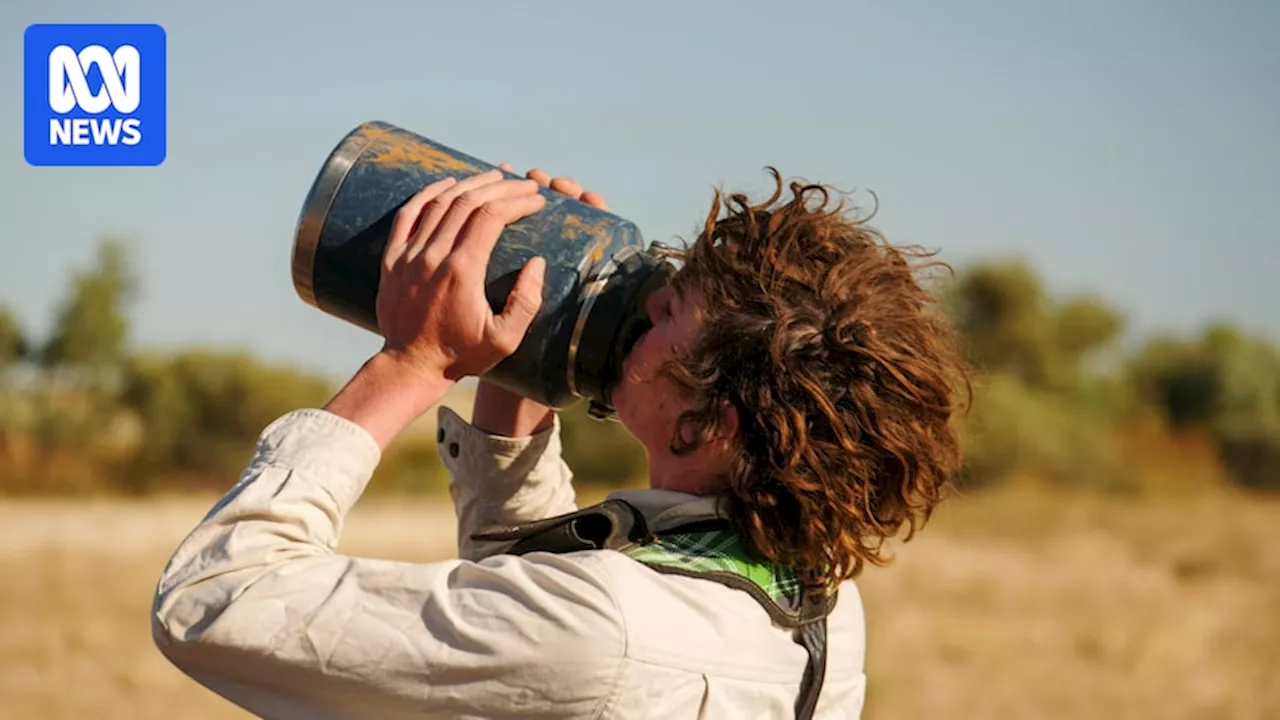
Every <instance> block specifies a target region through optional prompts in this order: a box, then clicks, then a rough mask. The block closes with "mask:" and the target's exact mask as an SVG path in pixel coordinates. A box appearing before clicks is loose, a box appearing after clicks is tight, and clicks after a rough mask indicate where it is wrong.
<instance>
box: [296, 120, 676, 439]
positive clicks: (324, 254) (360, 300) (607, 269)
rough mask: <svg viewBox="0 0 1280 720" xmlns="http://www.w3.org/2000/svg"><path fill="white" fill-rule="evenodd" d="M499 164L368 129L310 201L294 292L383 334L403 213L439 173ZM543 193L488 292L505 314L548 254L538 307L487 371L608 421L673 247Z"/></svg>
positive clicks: (528, 392) (533, 395)
mask: <svg viewBox="0 0 1280 720" xmlns="http://www.w3.org/2000/svg"><path fill="white" fill-rule="evenodd" d="M492 169H495V166H493V165H490V164H489V163H486V162H483V161H480V160H477V159H475V158H473V157H470V156H468V155H464V154H462V153H460V152H458V151H456V150H453V149H450V148H448V147H445V146H444V145H440V144H439V143H436V142H433V141H431V140H428V139H427V138H424V137H422V136H420V135H416V134H414V133H412V132H409V131H408V130H405V129H403V128H399V127H395V126H393V125H390V124H387V123H383V122H368V123H364V124H362V125H360V126H359V127H357V128H356V129H354V130H353V131H351V132H350V133H348V134H347V136H346V137H344V138H343V139H342V141H341V142H340V143H338V145H337V147H335V148H334V149H333V151H332V152H331V153H330V154H329V157H328V158H327V159H326V160H325V162H324V164H323V165H322V166H321V168H320V172H319V174H318V175H317V176H316V178H315V181H314V183H313V184H312V186H311V190H310V192H308V194H307V197H306V200H305V201H304V203H303V206H302V212H301V214H300V215H299V218H298V227H297V234H296V237H295V238H294V245H293V258H292V264H293V285H294V288H295V290H296V291H297V293H298V295H299V296H300V297H301V298H302V299H303V300H304V301H305V302H307V303H308V304H310V305H312V306H314V307H316V308H318V309H320V310H322V311H324V312H325V313H328V314H329V315H332V316H334V317H338V318H341V319H343V320H346V321H347V322H350V323H353V324H355V325H357V326H359V327H362V328H365V329H367V330H370V331H372V332H375V333H377V332H378V323H377V314H376V309H375V308H376V299H377V293H378V283H379V279H380V267H381V261H382V253H383V248H384V247H385V246H386V243H387V237H388V235H389V233H390V230H391V222H392V220H393V219H394V218H395V214H396V211H397V210H398V209H399V208H400V206H401V205H403V204H404V203H405V201H407V200H408V199H409V198H410V197H412V196H413V195H414V194H415V193H417V192H418V191H419V190H420V189H422V188H423V187H425V186H426V185H429V184H431V183H433V182H435V181H437V180H440V179H442V178H445V177H450V176H451V177H455V178H463V177H467V176H470V175H474V174H476V173H481V172H484V171H487V170H492ZM512 177H514V176H512ZM541 192H542V194H543V195H545V196H546V198H547V203H546V205H545V207H544V208H543V209H542V210H541V211H539V212H538V213H536V214H534V215H531V216H529V217H527V218H524V219H522V220H519V221H517V222H515V223H513V224H512V225H510V226H508V227H507V229H506V230H505V231H504V232H503V234H502V236H501V238H499V240H498V243H497V246H496V247H495V248H494V250H493V255H492V258H491V260H490V262H489V266H488V269H487V273H486V275H485V291H486V295H487V296H488V299H489V303H490V305H491V306H492V307H493V308H494V311H495V312H501V310H502V308H503V306H504V304H505V302H506V298H507V295H508V293H510V291H511V288H512V287H513V286H514V284H515V279H516V276H517V274H518V273H519V271H520V269H521V268H522V267H523V266H524V264H525V263H526V262H527V261H528V260H529V259H530V258H532V257H533V256H535V255H540V256H542V257H543V258H545V259H546V262H547V270H546V279H545V281H544V283H543V296H542V308H541V310H540V311H539V313H538V315H537V317H536V318H534V320H533V323H532V325H531V326H530V328H529V332H528V333H527V334H526V336H525V338H524V340H523V342H522V343H521V345H520V347H519V348H518V349H517V350H516V352H515V353H514V354H513V355H511V356H510V357H509V358H507V359H506V360H504V361H503V362H502V363H500V364H499V365H498V366H497V367H495V368H494V369H493V370H492V371H490V372H489V373H488V374H487V375H486V376H485V377H486V379H489V380H492V381H493V382H496V383H498V384H500V385H502V386H504V387H507V388H508V389H510V390H512V391H514V392H517V393H519V394H521V395H523V396H525V397H528V398H530V399H533V400H536V401H538V402H540V403H544V404H546V405H550V406H552V407H557V408H563V407H567V406H569V405H572V404H573V403H574V402H576V401H577V400H578V399H579V398H585V399H587V400H588V401H590V403H591V411H592V414H593V415H595V416H596V417H612V415H613V407H612V402H611V400H610V393H611V391H612V389H613V387H614V386H615V385H616V383H617V381H618V379H619V376H620V373H621V365H622V360H623V358H624V357H625V355H626V353H627V352H628V351H629V350H630V349H631V347H632V345H634V343H635V341H636V340H637V339H638V338H639V337H640V335H641V334H643V333H644V331H645V330H647V329H648V328H649V323H648V321H647V319H646V318H645V315H644V312H643V308H644V300H645V298H646V297H647V296H648V295H649V293H651V292H653V291H654V290H656V289H658V288H659V287H661V286H662V285H664V284H665V283H666V282H667V281H668V279H669V277H670V273H671V271H672V266H671V265H670V263H668V262H667V261H666V257H667V256H668V251H667V249H666V248H665V246H662V245H661V244H659V243H654V244H653V245H651V246H650V247H648V248H646V247H644V246H643V243H644V240H643V237H642V236H641V233H640V230H639V228H637V227H636V226H635V224H633V223H631V222H629V221H627V220H624V219H622V218H620V217H618V216H616V215H613V214H612V213H609V212H605V211H603V210H599V209H596V208H593V207H591V206H589V205H587V204H585V203H583V202H581V201H578V200H575V199H572V198H569V197H567V196H564V195H561V194H559V193H557V192H555V191H552V190H548V189H545V188H544V189H542V190H541Z"/></svg>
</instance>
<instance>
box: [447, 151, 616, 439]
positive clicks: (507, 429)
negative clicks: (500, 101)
mask: <svg viewBox="0 0 1280 720" xmlns="http://www.w3.org/2000/svg"><path fill="white" fill-rule="evenodd" d="M498 167H500V168H502V169H503V170H506V171H507V172H509V173H515V169H514V168H512V167H511V165H509V164H507V163H502V164H501V165H499V166H498ZM525 177H526V178H528V179H530V180H533V181H534V182H536V183H538V185H541V186H542V187H545V188H550V189H552V190H555V191H556V192H558V193H562V194H564V195H568V196H569V197H571V198H574V199H576V200H581V201H582V202H584V203H586V204H588V205H590V206H592V207H596V208H599V209H601V210H608V209H609V206H608V204H607V203H605V201H604V198H603V197H601V196H600V195H599V194H598V193H594V192H591V191H589V190H588V191H585V192H584V191H583V189H582V186H581V185H579V184H578V182H577V181H576V180H574V179H573V178H569V177H558V178H552V177H551V176H550V175H548V174H547V173H545V172H543V171H541V170H538V169H536V168H535V169H533V170H530V171H529V172H528V173H526V174H525ZM554 422H555V411H554V410H553V409H552V408H550V407H547V406H546V405H543V404H541V403H537V402H534V401H533V400H530V399H528V398H525V397H521V396H520V395H517V394H516V393H513V392H511V391H510V390H507V389H506V388H503V387H501V386H499V385H494V384H493V383H490V382H486V381H485V380H483V379H482V380H481V381H480V384H479V386H478V387H477V388H476V399H475V405H474V406H473V409H472V412H471V423H472V424H473V425H475V426H476V427H477V428H479V429H480V430H483V431H484V432H487V433H490V434H493V435H503V436H506V437H528V436H530V435H533V434H535V433H538V432H542V431H543V430H547V429H549V428H550V427H551V426H552V424H553V423H554Z"/></svg>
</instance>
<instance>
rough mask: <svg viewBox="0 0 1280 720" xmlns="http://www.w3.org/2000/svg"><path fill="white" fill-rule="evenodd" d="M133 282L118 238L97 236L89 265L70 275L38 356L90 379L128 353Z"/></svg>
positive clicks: (47, 365) (135, 284) (135, 286)
mask: <svg viewBox="0 0 1280 720" xmlns="http://www.w3.org/2000/svg"><path fill="white" fill-rule="evenodd" d="M137 289H138V280H137V278H136V276H135V274H134V272H133V268H132V267H131V264H130V258H129V255H128V252H127V249H126V246H125V244H124V242H123V241H121V240H119V239H115V238H105V239H103V240H102V241H101V242H100V243H99V245H98V248H97V258H96V262H95V264H94V265H93V266H92V267H91V268H89V269H87V270H82V271H79V272H77V273H75V274H74V275H73V276H72V278H71V283H70V287H69V289H68V294H67V296H66V297H65V298H64V299H63V301H62V303H61V304H60V305H59V308H58V312H57V317H56V320H55V322H54V327H53V332H52V334H51V336H50V337H49V338H48V340H47V342H46V343H45V344H44V345H43V347H41V349H40V352H39V360H40V363H41V365H43V366H44V367H45V368H48V369H51V370H54V371H66V370H74V371H81V372H80V373H77V374H80V375H82V376H83V375H88V379H90V380H102V379H103V373H106V372H110V371H112V370H115V369H117V368H118V367H119V364H120V363H121V362H122V361H123V360H124V359H125V357H126V355H127V352H128V342H129V316H128V308H129V305H130V304H131V303H132V301H133V300H134V299H135V296H136V294H137Z"/></svg>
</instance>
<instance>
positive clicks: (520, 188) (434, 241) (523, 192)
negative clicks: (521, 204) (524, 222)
mask: <svg viewBox="0 0 1280 720" xmlns="http://www.w3.org/2000/svg"><path fill="white" fill-rule="evenodd" d="M537 192H538V186H537V184H536V183H532V182H530V181H528V180H503V181H502V182H497V183H492V184H489V185H484V186H481V187H478V188H475V189H472V190H468V191H467V192H465V193H463V194H462V195H460V196H459V197H458V198H457V199H456V200H454V201H453V203H452V204H451V205H450V207H449V210H448V212H447V213H445V216H444V218H442V219H441V220H440V224H439V225H438V226H437V227H436V228H435V232H434V233H433V234H432V237H431V239H430V240H429V241H428V243H427V249H426V250H424V251H423V253H422V261H423V262H424V263H425V264H426V266H427V267H428V268H434V267H438V266H439V265H440V263H442V262H444V259H445V258H446V257H448V256H449V254H450V253H451V252H453V251H454V249H455V248H457V247H458V245H459V244H461V243H465V242H466V237H467V236H468V235H469V234H470V232H469V230H467V228H468V227H469V226H470V225H471V224H472V223H473V222H474V219H475V218H476V217H478V216H489V215H491V214H493V213H494V212H502V211H501V210H498V209H495V208H501V207H502V205H501V203H502V202H503V201H505V200H509V199H514V198H531V197H538V195H537ZM503 224H505V223H503ZM497 232H498V234H501V233H502V227H501V226H499V227H498V230H497ZM494 241H495V242H496V241H497V237H496V236H495V237H494ZM485 261H486V262H487V261H488V258H487V257H486V258H485Z"/></svg>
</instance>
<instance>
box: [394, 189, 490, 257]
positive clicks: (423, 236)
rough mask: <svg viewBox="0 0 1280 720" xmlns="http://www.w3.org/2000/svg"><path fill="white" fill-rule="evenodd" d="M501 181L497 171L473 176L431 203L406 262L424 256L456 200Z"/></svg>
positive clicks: (417, 230)
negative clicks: (465, 194)
mask: <svg viewBox="0 0 1280 720" xmlns="http://www.w3.org/2000/svg"><path fill="white" fill-rule="evenodd" d="M500 180H502V173H501V172H499V171H497V170H490V171H488V172H483V173H480V174H479V175H472V176H471V177H469V178H466V179H465V180H462V181H461V182H458V183H455V184H454V185H453V186H452V187H449V188H447V189H446V190H445V191H444V192H442V193H440V194H439V195H438V196H437V197H436V198H434V199H433V201H430V202H429V203H428V206H427V208H426V212H425V213H424V214H423V215H422V218H421V220H420V221H419V223H418V227H417V229H416V230H415V231H414V233H413V236H412V237H411V239H410V240H409V243H408V249H407V250H406V251H405V254H404V260H405V262H412V261H413V260H414V259H415V258H417V257H418V256H419V255H421V254H422V252H423V250H424V249H425V247H426V245H427V243H428V241H429V240H431V238H432V236H433V235H434V234H435V230H436V226H438V225H439V224H440V220H441V219H442V218H443V217H444V216H445V213H447V212H449V208H450V207H451V206H452V205H453V201H454V200H455V199H457V198H458V197H460V196H462V195H463V194H464V193H467V192H469V191H471V190H474V189H476V188H479V187H485V186H487V185H492V184H494V183H496V182H498V181H500ZM445 254H448V249H447V248H446V249H445Z"/></svg>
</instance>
